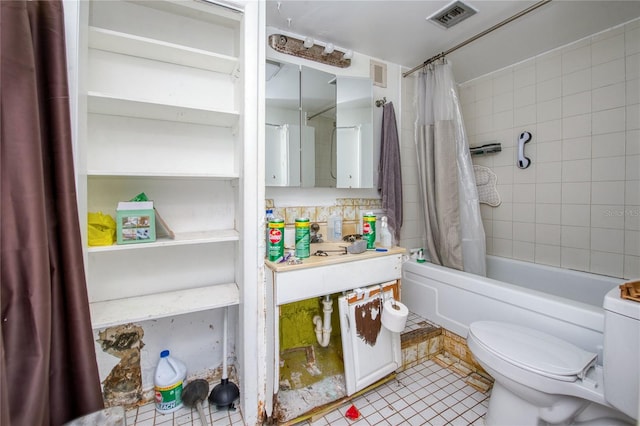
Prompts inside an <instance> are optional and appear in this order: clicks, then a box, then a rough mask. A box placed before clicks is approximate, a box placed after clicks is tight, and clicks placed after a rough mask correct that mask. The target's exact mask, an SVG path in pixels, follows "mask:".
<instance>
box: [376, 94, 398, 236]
mask: <svg viewBox="0 0 640 426" xmlns="http://www.w3.org/2000/svg"><path fill="white" fill-rule="evenodd" d="M378 191H379V192H380V194H381V195H382V208H383V209H385V210H386V212H387V218H388V223H389V226H390V227H391V229H392V231H393V236H394V238H395V241H396V243H397V242H398V241H400V228H401V227H402V169H401V168H400V141H399V139H398V128H397V126H396V113H395V110H394V109H393V103H392V102H387V103H386V104H385V105H384V107H383V108H382V140H381V142H380V163H379V164H378Z"/></svg>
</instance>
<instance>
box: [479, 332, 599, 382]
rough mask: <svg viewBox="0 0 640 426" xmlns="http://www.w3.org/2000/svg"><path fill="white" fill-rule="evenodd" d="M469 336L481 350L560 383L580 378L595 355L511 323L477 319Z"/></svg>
mask: <svg viewBox="0 0 640 426" xmlns="http://www.w3.org/2000/svg"><path fill="white" fill-rule="evenodd" d="M469 335H470V337H472V338H473V339H474V340H475V341H476V343H478V344H480V345H482V347H483V349H484V350H486V351H487V352H490V353H491V354H493V355H494V356H496V357H498V358H500V359H502V360H504V361H505V362H508V363H510V364H512V365H514V366H516V367H519V368H521V369H524V370H527V371H530V372H533V373H536V374H539V375H542V376H545V377H549V378H551V379H555V380H560V381H564V382H574V381H576V379H578V378H580V379H583V378H584V377H585V376H586V374H587V371H588V370H589V369H590V368H591V367H592V366H594V365H595V363H596V358H597V354H594V353H591V352H587V351H585V350H583V349H581V348H579V347H577V346H575V345H572V344H571V343H568V342H566V341H564V340H561V339H559V338H557V337H554V336H551V335H548V334H546V333H542V332H540V331H538V330H533V329H531V328H528V327H523V326H519V325H515V324H508V323H501V322H495V321H478V322H474V323H473V324H471V326H470V327H469Z"/></svg>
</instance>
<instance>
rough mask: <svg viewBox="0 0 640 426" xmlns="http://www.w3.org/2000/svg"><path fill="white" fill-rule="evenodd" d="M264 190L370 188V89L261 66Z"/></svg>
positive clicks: (366, 84) (364, 81)
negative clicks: (263, 80)
mask: <svg viewBox="0 0 640 426" xmlns="http://www.w3.org/2000/svg"><path fill="white" fill-rule="evenodd" d="M266 80H267V82H266V129H265V140H266V146H265V151H266V153H265V161H266V165H265V174H266V176H265V178H266V185H267V186H287V187H324V188H372V187H373V127H372V121H373V85H372V82H371V80H370V79H369V78H360V77H341V76H338V77H336V75H334V74H331V73H327V72H323V71H320V70H317V69H314V68H309V67H305V66H299V65H292V64H287V63H282V62H276V61H271V60H268V61H267V65H266Z"/></svg>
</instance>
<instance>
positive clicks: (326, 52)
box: [322, 43, 335, 56]
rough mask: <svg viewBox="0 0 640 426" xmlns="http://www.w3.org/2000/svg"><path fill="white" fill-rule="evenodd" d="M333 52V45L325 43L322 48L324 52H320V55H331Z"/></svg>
mask: <svg viewBox="0 0 640 426" xmlns="http://www.w3.org/2000/svg"><path fill="white" fill-rule="evenodd" d="M334 50H335V46H334V45H333V43H327V44H326V45H325V46H324V50H323V51H322V54H323V55H325V56H326V55H329V54H331V53H333V51H334Z"/></svg>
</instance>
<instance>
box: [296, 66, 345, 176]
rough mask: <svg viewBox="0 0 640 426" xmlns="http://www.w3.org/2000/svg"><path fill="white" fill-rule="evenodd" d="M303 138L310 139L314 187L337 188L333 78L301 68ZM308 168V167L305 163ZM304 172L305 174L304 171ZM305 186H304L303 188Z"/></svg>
mask: <svg viewBox="0 0 640 426" xmlns="http://www.w3.org/2000/svg"><path fill="white" fill-rule="evenodd" d="M301 79H302V84H301V87H302V93H301V95H302V100H301V106H302V122H303V123H304V125H303V127H304V129H305V133H304V134H303V136H302V137H303V138H313V139H314V142H315V143H314V145H315V149H314V152H315V162H314V165H313V170H309V171H308V172H309V173H310V174H313V176H314V178H315V179H314V180H315V182H314V185H309V186H315V187H321V188H335V186H336V176H337V173H336V76H335V75H333V74H329V73H327V72H323V71H319V70H316V69H313V68H308V67H302V75H301ZM307 166H309V164H308V163H307ZM303 173H304V172H303ZM305 186H306V185H305Z"/></svg>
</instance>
